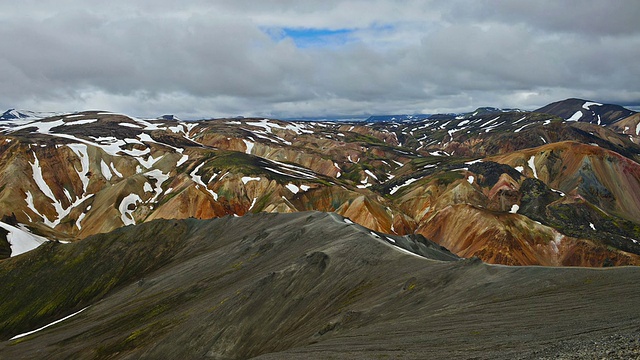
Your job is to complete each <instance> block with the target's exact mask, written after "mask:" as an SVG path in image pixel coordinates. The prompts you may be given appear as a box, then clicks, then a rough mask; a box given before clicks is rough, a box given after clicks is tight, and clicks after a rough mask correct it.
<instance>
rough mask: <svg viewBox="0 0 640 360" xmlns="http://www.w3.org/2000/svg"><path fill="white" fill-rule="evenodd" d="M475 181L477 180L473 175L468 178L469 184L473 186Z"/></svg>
mask: <svg viewBox="0 0 640 360" xmlns="http://www.w3.org/2000/svg"><path fill="white" fill-rule="evenodd" d="M474 180H475V177H473V175H469V177H468V178H467V181H468V182H469V184H473V181H474Z"/></svg>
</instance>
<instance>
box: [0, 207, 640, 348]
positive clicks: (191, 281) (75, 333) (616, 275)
mask: <svg viewBox="0 0 640 360" xmlns="http://www.w3.org/2000/svg"><path fill="white" fill-rule="evenodd" d="M394 239H395V240H396V241H398V240H399V238H394ZM408 240H411V239H408ZM408 240H407V241H408ZM412 241H415V239H413V240H412ZM398 242H399V241H398ZM416 247H417V246H416ZM424 248H430V249H431V250H433V251H435V250H436V249H435V248H434V247H429V246H428V245H424ZM423 250H424V249H423ZM127 254H134V256H128V255H127ZM446 254H447V252H446V251H445V250H442V253H441V254H440V255H439V256H444V257H447V255H446ZM43 259H49V260H47V261H49V263H48V264H49V265H50V266H47V267H40V272H39V273H38V274H39V277H29V278H27V277H19V276H17V274H15V273H14V272H15V271H18V272H19V271H22V270H20V269H22V268H24V267H25V266H26V265H27V264H29V263H32V264H34V266H37V264H39V263H40V262H42V261H44V260H43ZM56 259H58V260H60V261H61V262H59V263H57V262H56V261H57V260H56ZM62 259H64V261H63V260H62ZM451 259H452V260H454V259H455V258H454V257H451ZM70 262H73V263H81V264H83V265H82V266H81V267H79V268H76V269H83V272H82V273H70V271H69V268H68V267H67V266H66V265H65V264H67V263H70ZM112 269H116V270H115V271H114V270H112ZM639 275H640V269H638V268H616V269H607V270H603V269H582V268H541V267H517V268H512V267H503V266H490V265H486V264H483V263H481V262H480V261H478V260H464V261H439V260H432V259H427V258H423V257H420V256H415V255H412V254H408V253H406V252H404V251H401V250H398V249H397V248H394V246H393V245H391V242H389V241H387V240H385V236H384V235H382V234H377V233H371V232H370V231H369V230H366V229H365V228H362V227H360V226H357V225H352V224H348V223H347V222H345V221H344V219H343V218H342V217H340V216H338V215H335V214H325V213H317V212H311V213H296V214H257V215H251V216H246V217H242V218H231V217H226V218H221V219H216V220H209V221H200V220H194V219H189V220H184V221H174V220H171V221H169V220H167V221H153V222H149V223H145V224H142V225H139V226H133V227H126V228H122V229H119V230H117V231H115V232H114V233H111V234H103V235H97V236H94V237H91V238H88V239H86V240H84V241H82V242H80V243H77V244H73V245H53V244H52V245H50V246H46V247H41V248H39V249H37V250H36V251H34V252H31V253H28V254H25V255H23V256H20V257H17V258H13V259H8V260H5V261H3V262H2V263H0V283H2V284H9V283H10V285H11V289H8V288H7V289H3V293H5V294H6V293H7V292H9V290H10V291H11V292H13V297H14V298H15V297H18V298H20V295H21V294H24V293H25V292H26V293H28V292H29V291H35V290H33V289H32V288H33V286H30V284H29V282H34V283H35V284H34V285H36V286H45V285H44V284H46V283H49V284H50V285H49V286H50V287H51V289H49V290H50V291H51V293H53V294H55V295H56V296H63V295H62V293H61V292H59V293H56V292H55V291H54V290H53V289H54V288H56V287H57V288H65V287H66V289H67V291H66V296H67V297H69V298H70V299H76V302H75V303H74V302H73V301H68V302H66V303H65V304H66V305H64V306H62V308H61V309H59V310H58V313H57V314H51V315H50V318H49V319H40V320H38V319H37V316H35V317H34V318H35V321H32V327H33V328H35V327H36V325H39V326H42V325H44V324H45V323H46V322H47V321H49V320H54V319H56V318H62V317H64V316H65V315H68V314H71V313H73V312H75V311H77V310H79V309H81V308H84V307H85V306H87V305H90V306H89V307H88V308H87V309H86V310H85V311H83V312H82V313H80V314H78V315H76V316H74V317H72V318H70V319H68V320H66V321H64V322H61V323H59V324H57V325H55V326H51V327H49V328H47V329H45V330H42V331H40V332H37V333H34V334H32V335H29V336H26V337H24V338H20V339H18V340H8V341H4V342H2V343H0V358H7V359H9V358H10V359H27V358H35V357H40V358H49V359H64V358H74V359H90V358H91V359H92V358H110V359H139V358H141V359H176V358H184V359H247V358H252V357H259V358H261V359H287V358H292V359H308V358H316V359H327V358H361V359H371V358H386V357H391V358H394V357H400V358H409V359H411V358H413V359H424V358H444V357H448V356H455V357H457V358H505V359H506V358H517V357H527V356H534V355H535V354H536V353H535V352H536V351H542V350H543V349H545V348H547V347H548V346H549V345H550V344H555V343H559V342H560V343H561V342H563V341H573V340H576V339H577V340H580V341H585V342H588V341H591V340H592V339H599V338H601V337H604V336H609V335H611V334H623V335H629V334H631V335H633V334H636V335H637V331H638V329H639V327H640V321H639V319H640V309H639V308H638V306H637V304H638V301H639V300H640V286H639V285H638V283H637V279H638V276H639ZM74 277H75V278H82V279H83V284H91V285H83V286H84V287H81V288H74V287H73V286H71V285H72V284H67V283H65V281H66V282H68V283H73V282H74V281H73V280H72V279H74ZM34 279H37V280H34ZM69 279H71V280H69ZM56 280H58V281H56ZM38 281H42V282H41V283H38ZM114 282H115V285H113V286H112V287H111V288H109V287H108V286H107V285H106V284H111V283H114ZM7 286H8V285H7ZM101 286H102V290H104V291H99V292H97V293H96V294H94V295H93V297H91V296H84V297H83V295H82V293H86V292H87V291H88V290H87V288H92V287H98V288H100V287H101ZM69 289H76V290H74V291H75V293H74V291H70V290H69ZM105 289H106V290H105ZM47 293H48V291H44V292H43V294H44V295H42V296H45V297H46V294H47ZM21 299H23V303H22V304H20V305H21V306H22V307H24V308H25V309H28V308H30V307H31V306H32V304H31V303H30V302H35V301H37V299H32V296H27V297H22V298H21ZM30 299H31V300H30ZM51 300H52V301H53V300H54V299H51ZM4 309H6V308H4ZM18 313H20V311H19V309H17V310H15V311H14V312H8V311H6V310H3V311H2V312H1V313H0V316H2V319H1V320H2V323H3V324H6V323H8V322H10V321H9V320H11V319H15V318H16V317H18V315H17V314H18ZM38 321H40V323H38ZM36 323H38V324H36ZM4 329H5V330H3V332H2V336H3V338H4V339H8V338H9V337H11V336H13V335H15V334H16V333H18V332H19V331H17V330H16V328H15V327H13V328H11V327H8V326H5V328H4ZM23 330H30V329H23Z"/></svg>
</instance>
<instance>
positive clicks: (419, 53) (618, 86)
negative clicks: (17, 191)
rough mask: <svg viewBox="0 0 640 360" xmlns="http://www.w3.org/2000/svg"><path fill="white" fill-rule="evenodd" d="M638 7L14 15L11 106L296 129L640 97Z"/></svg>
mask: <svg viewBox="0 0 640 360" xmlns="http://www.w3.org/2000/svg"><path fill="white" fill-rule="evenodd" d="M636 3H637V2H635V1H627V0H621V1H618V2H615V3H611V4H608V3H605V2H601V1H586V0H585V1H566V2H557V1H539V2H528V1H527V2H525V1H502V0H493V1H489V0H486V1H474V2H468V1H456V0H452V1H450V2H440V1H437V2H436V1H420V0H404V1H391V0H373V1H349V2H344V1H323V2H318V1H267V0H265V1H260V2H255V1H246V0H236V1H231V0H228V1H226V0H225V1H222V0H221V1H215V2H210V1H204V0H203V1H186V2H173V1H166V0H160V1H155V2H154V6H148V2H143V1H141V0H132V1H123V0H113V1H110V2H95V3H93V4H92V6H87V3H86V2H84V1H82V2H81V1H78V0H62V1H56V2H46V1H45V2H42V1H35V0H25V1H21V2H5V3H3V4H0V20H2V21H0V38H2V39H3V50H2V52H1V53H0V78H2V79H3V83H4V84H5V86H2V87H0V106H2V107H4V108H9V107H19V108H27V109H33V110H43V111H44V110H52V111H73V110H82V109H98V108H101V109H105V110H111V111H118V112H125V113H129V114H132V115H138V116H157V115H160V114H163V113H173V114H176V115H178V116H180V117H182V118H203V117H215V116H228V115H229V116H233V115H246V116H252V115H256V116H267V115H268V116H274V117H295V116H313V115H318V116H322V115H331V114H356V113H357V114H371V113H396V112H408V113H414V112H427V113H432V112H441V111H445V112H449V111H464V110H471V109H473V108H476V107H479V106H486V105H490V106H505V107H521V108H529V109H532V108H535V107H538V106H542V105H545V104H546V103H548V102H552V101H556V100H559V99H562V98H566V97H583V98H589V99H593V100H596V101H602V102H621V103H624V104H628V105H634V104H638V103H639V102H640V101H639V100H640V86H638V85H637V79H638V78H640V62H638V61H637V58H638V55H639V50H638V49H640V28H638V27H637V26H635V21H633V20H634V19H636V18H637V16H638V15H639V14H638V11H639V9H640V5H636Z"/></svg>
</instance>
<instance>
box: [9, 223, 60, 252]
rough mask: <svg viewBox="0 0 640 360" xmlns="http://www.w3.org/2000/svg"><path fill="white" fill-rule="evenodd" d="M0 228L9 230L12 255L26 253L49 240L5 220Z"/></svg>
mask: <svg viewBox="0 0 640 360" xmlns="http://www.w3.org/2000/svg"><path fill="white" fill-rule="evenodd" d="M0 228H3V229H5V230H6V231H7V232H8V234H7V241H8V242H9V244H10V245H11V257H14V256H18V255H20V254H24V253H26V252H28V251H31V250H33V249H35V248H37V247H38V246H40V245H42V244H44V243H45V242H47V241H49V240H48V239H46V238H43V237H42V236H38V235H34V234H31V233H29V232H28V231H25V230H23V229H19V228H17V227H15V226H12V225H9V224H5V223H3V222H0Z"/></svg>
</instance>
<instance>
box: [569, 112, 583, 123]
mask: <svg viewBox="0 0 640 360" xmlns="http://www.w3.org/2000/svg"><path fill="white" fill-rule="evenodd" d="M581 117H582V111H581V110H578V111H576V112H575V113H574V114H573V115H571V117H570V118H568V119H567V121H578V120H580V118H581Z"/></svg>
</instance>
